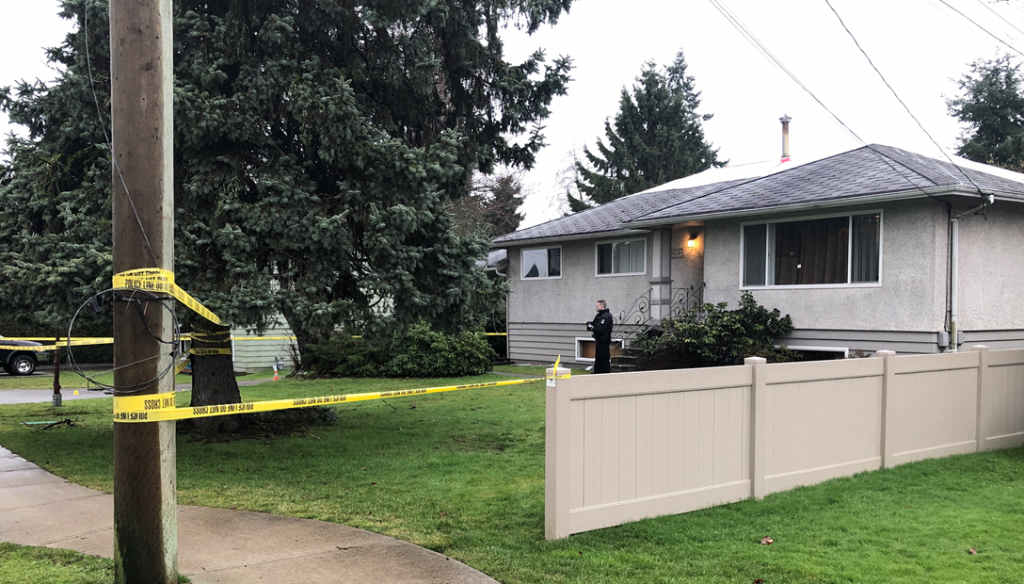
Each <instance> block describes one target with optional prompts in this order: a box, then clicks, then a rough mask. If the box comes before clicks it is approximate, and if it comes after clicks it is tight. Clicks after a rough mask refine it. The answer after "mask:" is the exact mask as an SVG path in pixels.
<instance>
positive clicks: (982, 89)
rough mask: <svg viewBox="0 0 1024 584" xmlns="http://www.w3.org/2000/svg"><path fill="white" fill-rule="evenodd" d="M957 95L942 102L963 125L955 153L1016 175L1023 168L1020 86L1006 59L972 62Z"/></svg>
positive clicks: (1023, 106) (1023, 114)
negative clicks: (1006, 169) (963, 129)
mask: <svg viewBox="0 0 1024 584" xmlns="http://www.w3.org/2000/svg"><path fill="white" fill-rule="evenodd" d="M957 85H958V86H959V87H960V91H961V94H960V96H959V97H956V98H952V99H948V100H946V104H947V106H948V107H949V113H950V115H952V116H953V117H955V118H957V119H958V120H960V121H961V122H962V123H964V124H966V125H967V128H966V129H965V131H964V132H963V134H962V135H961V136H960V146H959V148H957V154H959V155H960V156H963V157H964V158H967V159H969V160H974V161H975V162H981V163H984V164H993V165H996V166H1002V167H1004V168H1008V169H1010V170H1016V171H1017V172H1020V171H1021V170H1022V169H1024V93H1022V91H1024V84H1022V79H1021V74H1020V65H1017V64H1014V63H1013V62H1012V61H1011V60H1010V58H1009V57H1008V56H1004V57H1000V58H998V59H994V60H991V61H976V62H974V63H972V64H971V65H970V72H969V73H967V74H965V75H964V76H963V77H962V78H961V79H960V81H958V82H957Z"/></svg>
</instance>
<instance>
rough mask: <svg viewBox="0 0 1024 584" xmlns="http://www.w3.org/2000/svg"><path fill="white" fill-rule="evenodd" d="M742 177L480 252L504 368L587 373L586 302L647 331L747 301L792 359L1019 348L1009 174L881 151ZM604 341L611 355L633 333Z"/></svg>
mask: <svg viewBox="0 0 1024 584" xmlns="http://www.w3.org/2000/svg"><path fill="white" fill-rule="evenodd" d="M737 173H738V174H739V176H740V178H736V177H737ZM743 173H744V169H742V168H740V169H735V168H734V169H730V168H725V169H713V170H711V171H707V172H706V173H701V174H699V175H695V176H694V177H688V178H686V179H681V180H679V181H674V182H672V183H668V184H666V185H662V186H660V187H656V188H653V189H650V190H647V191H644V192H641V193H637V194H634V195H630V196H627V197H623V198H621V199H618V200H615V201H613V202H611V203H608V204H605V205H602V206H599V207H597V208H594V209H590V210H588V211H585V212H582V213H578V214H576V215H571V216H568V217H563V218H560V219H556V220H553V221H549V222H547V223H544V224H541V225H537V226H534V227H530V228H528V229H523V230H521V231H516V232H514V233H511V234H508V235H505V236H502V237H499V238H497V239H495V240H494V242H493V244H492V247H493V248H494V249H495V250H505V251H506V255H505V259H504V260H503V261H497V259H496V256H492V263H493V264H494V267H495V268H496V269H497V270H498V273H501V274H506V275H507V277H508V281H509V284H510V287H511V294H510V296H509V305H508V335H509V337H508V341H509V356H510V358H511V359H513V360H518V361H525V362H550V361H553V360H554V358H555V357H556V356H557V355H561V357H562V360H563V362H571V363H588V362H589V361H590V360H591V359H590V358H589V357H590V354H589V349H588V344H589V343H588V341H589V339H590V336H589V334H587V332H586V330H585V328H584V326H583V324H582V323H583V322H584V321H586V320H589V319H590V318H592V317H593V306H594V301H595V300H596V299H599V298H601V299H604V300H607V302H608V305H609V308H610V309H611V311H612V314H613V315H614V316H616V317H617V319H618V320H619V321H623V320H625V321H626V323H625V324H627V325H630V324H637V323H642V324H645V325H647V324H653V323H655V322H657V321H658V320H659V319H661V318H663V317H665V316H667V315H669V314H670V313H671V311H672V310H673V308H674V307H678V306H680V305H681V304H683V303H686V302H690V303H692V302H696V301H703V302H711V303H719V302H728V303H729V304H730V305H731V306H735V305H736V303H737V301H738V300H739V297H740V295H741V293H742V292H744V291H748V290H749V291H750V292H751V293H752V294H753V295H754V297H755V298H756V299H757V300H758V302H760V303H761V304H763V305H765V306H767V307H768V308H778V309H779V310H781V311H782V312H783V313H784V314H789V315H790V316H792V318H793V323H794V326H795V329H796V330H794V331H793V333H792V334H790V335H788V336H787V337H786V338H784V339H779V342H780V343H784V344H787V345H789V346H790V347H792V348H797V349H805V350H817V351H837V352H849V351H862V352H865V353H868V354H870V353H873V352H875V351H877V350H881V349H889V350H895V351H897V352H899V353H935V352H941V351H951V350H956V348H957V347H958V346H960V345H962V344H967V345H972V344H977V343H985V344H987V345H989V346H991V347H992V348H1011V347H1024V293H1022V291H1024V268H1022V267H1021V265H1020V262H1021V261H1022V260H1024V175H1016V174H1015V173H1008V172H1007V171H1003V170H1001V169H996V168H992V167H984V166H983V165H977V164H972V165H971V167H967V166H964V165H958V166H954V165H953V164H950V163H949V162H944V161H939V160H935V159H932V158H928V157H924V156H920V155H917V154H914V153H911V152H907V151H904V150H900V149H897V148H892V147H888V146H881V145H870V146H865V147H862V148H858V149H856V150H851V151H849V152H845V153H842V154H838V155H835V156H832V157H829V158H825V159H821V160H817V161H814V162H809V163H806V164H803V165H795V164H793V163H791V162H788V159H784V160H783V162H782V163H778V162H773V163H772V164H770V165H769V166H768V167H767V168H760V169H758V168H750V169H746V175H747V176H746V177H745V178H744V177H743ZM751 175H753V176H751ZM951 260H955V261H951ZM954 283H955V284H954ZM618 330H619V333H618V336H619V337H620V338H622V339H623V341H624V342H626V343H627V344H628V341H629V335H630V334H631V332H633V329H632V328H631V327H629V326H625V327H620V328H619V329H618ZM950 333H953V334H952V341H951V340H950Z"/></svg>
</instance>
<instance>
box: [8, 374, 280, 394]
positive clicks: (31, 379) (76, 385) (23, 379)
mask: <svg viewBox="0 0 1024 584" xmlns="http://www.w3.org/2000/svg"><path fill="white" fill-rule="evenodd" d="M85 374H86V375H88V376H89V377H92V378H93V379H95V380H96V381H97V382H98V383H103V384H106V385H113V383H114V374H113V373H101V372H99V371H86V372H85ZM282 374H287V371H285V372H282ZM273 376H274V372H273V371H260V372H258V373H252V374H249V375H243V376H239V377H238V380H239V381H242V380H248V379H267V378H270V377H273ZM174 383H175V384H186V385H187V384H191V383H192V376H191V375H188V374H185V373H179V374H177V375H175V376H174ZM60 385H61V389H62V390H63V389H85V388H87V387H96V384H95V383H89V382H88V381H87V380H86V379H85V378H83V377H82V376H81V375H78V374H77V373H72V372H70V371H66V370H65V371H61V372H60ZM5 389H53V373H50V372H46V373H35V374H33V375H27V376H19V375H7V374H6V373H3V372H0V390H5Z"/></svg>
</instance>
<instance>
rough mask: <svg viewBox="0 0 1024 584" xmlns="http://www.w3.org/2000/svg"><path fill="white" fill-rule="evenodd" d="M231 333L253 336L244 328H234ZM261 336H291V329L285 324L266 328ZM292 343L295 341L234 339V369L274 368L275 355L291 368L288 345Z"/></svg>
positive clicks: (286, 366)
mask: <svg viewBox="0 0 1024 584" xmlns="http://www.w3.org/2000/svg"><path fill="white" fill-rule="evenodd" d="M231 333H232V335H233V336H235V337H248V336H255V335H253V334H251V333H249V332H247V331H246V330H245V329H235V330H233V331H231ZM261 336H264V337H289V336H292V330H291V329H290V328H288V326H287V325H281V326H278V327H275V328H271V329H267V330H266V331H265V332H264V333H263V334H262V335H261ZM294 343H295V341H287V340H273V341H269V340H268V341H235V354H234V361H235V371H237V372H239V373H255V372H257V371H268V370H270V369H273V368H274V358H275V357H277V356H279V357H280V358H281V360H282V361H284V367H285V369H289V370H290V369H293V368H294V365H293V364H292V353H291V349H290V347H291V346H292V345H293V344H294Z"/></svg>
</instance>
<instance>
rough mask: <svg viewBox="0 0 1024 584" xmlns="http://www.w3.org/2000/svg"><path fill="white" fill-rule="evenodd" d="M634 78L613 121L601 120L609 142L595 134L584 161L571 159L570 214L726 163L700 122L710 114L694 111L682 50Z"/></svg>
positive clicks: (697, 100)
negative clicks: (574, 172)
mask: <svg viewBox="0 0 1024 584" xmlns="http://www.w3.org/2000/svg"><path fill="white" fill-rule="evenodd" d="M636 81H637V84H636V85H634V86H633V90H632V93H631V92H629V91H627V90H626V88H623V89H622V96H621V98H620V99H619V112H618V113H617V114H616V115H615V121H614V124H613V123H612V122H609V121H607V120H606V121H605V124H604V133H605V139H606V140H607V141H608V142H607V144H605V143H604V142H602V141H601V139H600V138H598V140H597V146H596V151H591V150H590V149H589V148H586V147H585V148H584V149H583V153H584V158H585V161H583V160H577V161H576V162H575V165H576V170H577V172H578V173H579V178H578V179H577V181H576V188H577V189H578V191H579V193H580V196H579V197H574V196H573V195H572V193H567V196H568V199H569V206H570V209H571V210H572V211H574V212H575V211H579V210H582V209H585V208H587V207H589V205H590V203H591V202H592V203H596V204H603V203H607V202H609V201H612V200H614V199H617V198H619V197H622V196H625V195H630V194H633V193H638V192H640V191H643V190H646V189H649V188H651V187H653V186H656V185H659V184H663V183H666V182H668V181H671V180H674V179H677V178H681V177H684V176H689V175H691V174H695V173H698V172H701V171H703V170H707V169H708V168H711V167H713V166H724V164H725V163H724V162H722V161H719V160H718V149H716V148H712V147H711V144H709V143H708V142H707V141H706V140H705V139H704V129H703V127H702V126H701V123H702V122H705V121H707V120H710V119H711V117H712V114H698V113H697V108H698V106H700V92H699V91H697V90H696V89H695V86H694V79H693V77H692V76H689V75H687V74H686V59H685V58H684V57H683V52H682V51H680V52H679V53H678V54H677V55H676V58H675V61H674V62H673V63H672V65H670V66H668V67H665V68H664V69H660V70H659V68H658V67H657V66H656V65H655V64H654V63H653V62H650V63H647V65H646V66H645V67H644V69H643V71H641V73H640V76H639V77H637V79H636ZM588 201H589V202H588Z"/></svg>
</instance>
